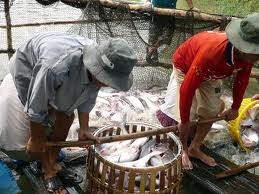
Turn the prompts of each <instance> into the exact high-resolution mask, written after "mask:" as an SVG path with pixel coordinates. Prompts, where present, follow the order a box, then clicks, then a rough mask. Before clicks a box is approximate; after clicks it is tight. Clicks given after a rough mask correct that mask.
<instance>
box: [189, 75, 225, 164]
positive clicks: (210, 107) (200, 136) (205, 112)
mask: <svg viewBox="0 0 259 194" xmlns="http://www.w3.org/2000/svg"><path fill="white" fill-rule="evenodd" d="M220 95H221V81H220V80H213V81H206V82H203V83H202V84H201V86H200V88H199V89H198V90H197V91H196V94H195V97H196V99H197V109H196V114H197V115H198V116H199V118H200V119H209V118H213V117H216V116H217V115H218V114H219V113H220V111H221V109H222V101H221V100H220ZM212 124H213V123H208V124H203V125H198V126H197V129H196V133H195V136H194V139H193V140H192V142H191V145H190V146H189V149H188V154H189V156H191V157H195V158H198V159H200V160H201V161H202V162H204V163H205V164H207V165H209V166H215V165H216V162H215V160H214V159H213V158H212V157H210V156H208V155H206V154H205V153H204V152H202V151H201V149H200V147H201V144H202V142H203V140H204V138H205V137H206V135H207V134H208V132H209V131H210V129H211V126H212Z"/></svg>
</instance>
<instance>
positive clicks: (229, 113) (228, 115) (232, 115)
mask: <svg viewBox="0 0 259 194" xmlns="http://www.w3.org/2000/svg"><path fill="white" fill-rule="evenodd" d="M219 116H221V117H225V120H226V121H231V120H234V119H236V118H237V117H238V110H235V109H232V108H231V109H228V110H226V111H224V112H223V113H222V114H220V115H219Z"/></svg>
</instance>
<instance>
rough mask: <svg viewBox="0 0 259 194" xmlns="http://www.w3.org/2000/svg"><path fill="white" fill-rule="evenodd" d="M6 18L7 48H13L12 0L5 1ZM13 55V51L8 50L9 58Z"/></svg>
mask: <svg viewBox="0 0 259 194" xmlns="http://www.w3.org/2000/svg"><path fill="white" fill-rule="evenodd" d="M4 10H5V19H6V33H7V48H8V49H7V50H8V51H10V50H13V46H12V45H13V43H12V42H13V41H12V27H11V26H12V24H11V16H10V0H5V1H4ZM12 56H13V53H12V52H8V57H9V59H10V58H11V57H12Z"/></svg>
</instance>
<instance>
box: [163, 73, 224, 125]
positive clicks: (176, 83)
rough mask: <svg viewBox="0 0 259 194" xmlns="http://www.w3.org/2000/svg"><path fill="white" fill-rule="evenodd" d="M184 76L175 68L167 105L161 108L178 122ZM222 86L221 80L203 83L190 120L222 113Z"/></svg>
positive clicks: (194, 102) (192, 107)
mask: <svg viewBox="0 0 259 194" xmlns="http://www.w3.org/2000/svg"><path fill="white" fill-rule="evenodd" d="M184 76H185V75H184V74H183V73H182V72H181V71H180V70H178V69H176V68H174V70H173V73H172V76H171V79H170V82H169V84H168V89H167V96H166V98H165V104H164V105H162V106H161V111H162V112H164V113H165V114H167V115H168V116H170V117H171V118H173V119H175V120H176V121H178V122H179V121H180V108H179V101H180V87H181V84H182V82H183V80H184ZM221 86H222V81H221V80H209V81H204V82H202V83H201V85H200V87H199V88H198V89H197V90H196V91H195V95H194V97H193V101H192V106H191V111H190V120H192V119H195V118H202V119H209V118H213V117H215V116H217V115H218V114H219V113H220V112H221V109H222V101H221V100H220V96H221V94H222V90H221ZM167 99H168V100H167ZM167 101H171V102H167Z"/></svg>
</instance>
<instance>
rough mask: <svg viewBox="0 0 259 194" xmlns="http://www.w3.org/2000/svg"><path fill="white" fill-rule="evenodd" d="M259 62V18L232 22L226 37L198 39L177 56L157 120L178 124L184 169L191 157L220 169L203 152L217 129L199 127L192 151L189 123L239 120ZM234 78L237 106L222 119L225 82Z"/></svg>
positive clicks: (223, 34) (201, 36)
mask: <svg viewBox="0 0 259 194" xmlns="http://www.w3.org/2000/svg"><path fill="white" fill-rule="evenodd" d="M258 60H259V13H254V14H251V15H248V16H247V17H246V18H244V19H235V20H232V21H231V22H230V23H229V25H228V26H227V28H226V32H212V31H208V32H202V33H199V34H196V35H194V36H192V37H191V38H189V39H188V40H187V41H186V42H184V43H183V44H182V45H180V47H179V48H178V49H177V50H176V52H175V54H174V55H173V73H172V75H171V78H170V82H169V85H168V89H167V96H166V98H165V103H164V104H163V105H162V106H161V107H160V110H159V111H157V117H158V119H159V121H160V122H161V124H162V125H163V126H170V125H176V124H178V127H179V133H180V134H179V136H180V139H181V142H182V144H183V156H182V163H183V168H184V169H192V168H193V165H192V163H191V161H190V159H189V157H194V158H198V159H200V160H201V161H202V162H204V163H205V164H207V165H209V166H215V165H217V164H216V162H215V160H214V159H213V158H212V157H210V156H208V155H206V154H205V153H204V152H202V151H201V149H200V146H201V144H202V142H203V140H204V138H205V136H206V135H207V133H208V132H209V130H210V129H211V126H212V124H213V123H209V124H203V125H199V126H197V128H196V132H195V134H194V137H193V139H192V141H191V144H190V145H189V147H188V146H187V139H188V137H189V135H190V133H191V130H190V129H191V128H192V124H191V122H190V121H191V120H193V119H195V118H196V117H198V118H199V119H209V118H213V117H216V116H218V115H219V114H220V113H221V116H224V117H225V120H226V121H229V120H233V119H235V118H237V116H238V109H239V107H240V104H241V102H242V99H243V95H244V92H245V90H246V87H247V85H248V81H249V76H250V73H251V69H252V66H253V64H254V63H255V62H256V61H258ZM234 73H235V74H236V76H235V79H234V82H233V104H232V107H231V108H230V109H229V110H226V111H224V112H223V113H222V111H223V110H224V108H222V107H223V106H222V101H221V100H220V96H221V79H222V78H225V77H228V76H231V75H233V74H234Z"/></svg>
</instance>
